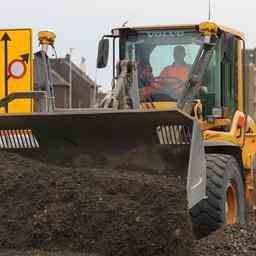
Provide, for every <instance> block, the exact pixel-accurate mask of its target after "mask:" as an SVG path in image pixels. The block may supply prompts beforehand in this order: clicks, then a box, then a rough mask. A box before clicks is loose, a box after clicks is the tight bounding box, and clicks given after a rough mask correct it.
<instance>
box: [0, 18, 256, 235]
mask: <svg viewBox="0 0 256 256" xmlns="http://www.w3.org/2000/svg"><path fill="white" fill-rule="evenodd" d="M48 39H49V38H48ZM48 39H47V40H46V42H45V44H49V42H51V41H52V40H48ZM110 39H111V40H112V41H113V56H112V57H113V82H112V90H111V92H110V93H109V94H108V95H107V96H106V97H105V98H104V99H103V100H102V102H101V103H100V104H99V106H98V107H97V108H91V109H85V110H79V111H76V110H69V111H67V110H66V111H62V112H59V111H54V107H51V108H46V110H45V109H44V108H41V107H37V108H35V109H37V112H32V113H24V114H22V113H20V114H15V113H12V114H8V113H7V114H1V115H0V129H1V136H0V139H1V141H0V146H1V148H2V149H5V150H15V151H19V152H20V154H23V155H25V156H26V157H32V158H36V159H39V160H42V161H44V162H49V163H52V164H57V165H58V164H59V163H62V164H63V163H64V164H65V165H67V166H73V165H74V166H77V164H79V162H81V161H82V162H83V165H85V166H90V167H93V168H96V167H108V168H110V169H111V168H113V169H114V168H119V169H122V168H126V169H129V170H132V171H136V170H144V171H145V172H148V173H152V174H156V175H168V174H172V175H175V176H177V177H180V178H181V179H183V180H184V181H185V183H186V191H187V202H188V210H189V213H190V216H191V220H192V224H193V228H194V232H195V235H196V236H197V237H198V238H200V237H202V236H205V235H208V234H209V233H211V232H212V231H214V230H217V229H218V228H220V227H221V226H222V225H224V224H233V223H243V222H244V221H245V206H246V202H248V203H249V204H250V205H251V206H253V205H254V204H255V189H254V184H255V176H254V172H255V168H256V162H255V152H256V125H255V123H254V121H253V120H252V118H251V117H250V116H249V115H248V106H249V102H248V100H247V98H248V93H247V91H248V90H249V89H248V88H249V86H250V84H249V83H247V80H248V79H247V78H246V76H245V74H247V73H248V72H247V70H245V63H244V53H245V44H244V38H243V35H242V34H241V33H240V32H238V31H235V30H232V29H229V28H226V27H223V26H220V25H217V24H215V23H212V22H204V23H201V24H196V25H170V26H146V27H121V28H116V29H113V30H112V33H111V34H110V35H106V36H104V37H103V38H102V40H101V41H100V43H99V49H98V57H97V67H98V68H104V67H106V66H107V62H108V56H109V40H110ZM178 48H179V49H182V50H180V52H182V54H181V53H180V54H181V55H182V57H181V56H177V55H179V54H177V53H175V52H176V51H177V49H178ZM116 49H118V51H117V50H116ZM175 55H176V56H175ZM116 58H118V62H117V64H116ZM178 59H179V61H178ZM181 59H182V61H181ZM180 68H181V69H183V70H182V71H180ZM249 72H251V70H249ZM50 91H51V90H49V92H50ZM34 103H35V104H36V103H37V101H35V102H34ZM40 106H41V105H40ZM51 106H52V105H51ZM39 111H41V112H39ZM177 214H178V213H177Z"/></svg>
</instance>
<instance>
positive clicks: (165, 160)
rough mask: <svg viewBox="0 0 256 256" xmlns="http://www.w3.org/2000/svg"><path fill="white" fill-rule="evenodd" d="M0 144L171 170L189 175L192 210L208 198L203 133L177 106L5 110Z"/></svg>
mask: <svg viewBox="0 0 256 256" xmlns="http://www.w3.org/2000/svg"><path fill="white" fill-rule="evenodd" d="M0 148H1V149H7V150H15V151H17V152H19V153H20V154H24V155H25V156H26V157H31V158H33V159H37V160H41V161H43V162H49V163H51V164H55V165H58V164H61V165H66V166H73V167H78V166H79V167H80V166H86V167H92V168H95V167H103V168H118V169H122V168H126V169H130V170H131V171H143V172H149V173H152V174H160V175H161V174H164V175H168V173H172V174H174V175H177V176H180V177H182V178H184V179H186V183H187V199H188V207H189V209H191V208H192V207H193V206H194V205H196V204H197V203H199V202H200V201H201V200H202V199H204V198H205V180H206V177H205V176H206V175H205V160H204V148H203V141H202V137H201V133H200V130H199V128H198V126H197V123H196V121H195V120H194V119H193V118H191V117H189V116H188V115H186V114H184V113H183V112H181V111H179V110H178V109H172V110H163V111H159V110H148V111H143V112H142V111H137V110H122V111H121V110H120V111H111V110H108V111H106V110H85V111H80V112H66V113H32V114H31V113H30V114H3V115H0ZM31 149H32V150H31ZM195 159H197V160H198V161H195Z"/></svg>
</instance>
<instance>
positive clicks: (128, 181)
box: [0, 152, 193, 256]
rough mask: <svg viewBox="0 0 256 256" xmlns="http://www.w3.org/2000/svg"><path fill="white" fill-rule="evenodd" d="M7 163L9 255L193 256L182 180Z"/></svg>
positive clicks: (1, 186) (9, 159) (3, 221)
mask: <svg viewBox="0 0 256 256" xmlns="http://www.w3.org/2000/svg"><path fill="white" fill-rule="evenodd" d="M0 158H1V162H2V165H1V166H0V202H1V204H0V230H1V232H0V247H1V248H6V249H7V248H9V249H33V248H34V249H35V248H36V249H45V250H69V251H80V252H88V253H94V254H96V255H104V256H108V255H126V256H128V255H148V256H150V255H154V256H157V255H161V256H165V255H176V256H186V255H192V252H191V249H192V243H193V237H192V231H191V230H192V229H191V223H190V219H189V216H188V213H187V209H186V193H185V192H186V191H185V184H183V182H182V180H181V179H177V178H175V177H171V176H164V175H160V176H158V175H153V174H146V173H144V172H136V173H135V172H129V171H125V170H123V169H121V170H111V171H110V170H108V169H88V168H82V167H79V168H76V169H74V168H64V167H56V166H52V165H46V164H45V163H42V162H39V161H32V160H30V159H27V158H24V157H21V156H20V155H17V154H13V153H7V152H1V155H0ZM24 255H26V254H24Z"/></svg>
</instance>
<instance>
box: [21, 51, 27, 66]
mask: <svg viewBox="0 0 256 256" xmlns="http://www.w3.org/2000/svg"><path fill="white" fill-rule="evenodd" d="M20 57H21V58H22V61H23V62H25V63H26V64H28V60H29V53H26V54H22V55H20Z"/></svg>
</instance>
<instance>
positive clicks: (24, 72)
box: [0, 29, 33, 113]
mask: <svg viewBox="0 0 256 256" xmlns="http://www.w3.org/2000/svg"><path fill="white" fill-rule="evenodd" d="M0 52H1V54H0V99H2V98H4V97H6V96H7V95H9V94H11V93H13V92H20V91H31V90H32V89H33V81H32V73H33V67H32V65H33V64H32V30H31V29H5V30H0ZM31 111H32V100H30V99H17V100H14V101H13V102H11V103H9V104H8V106H6V107H5V108H0V112H8V113H17V112H31Z"/></svg>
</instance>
